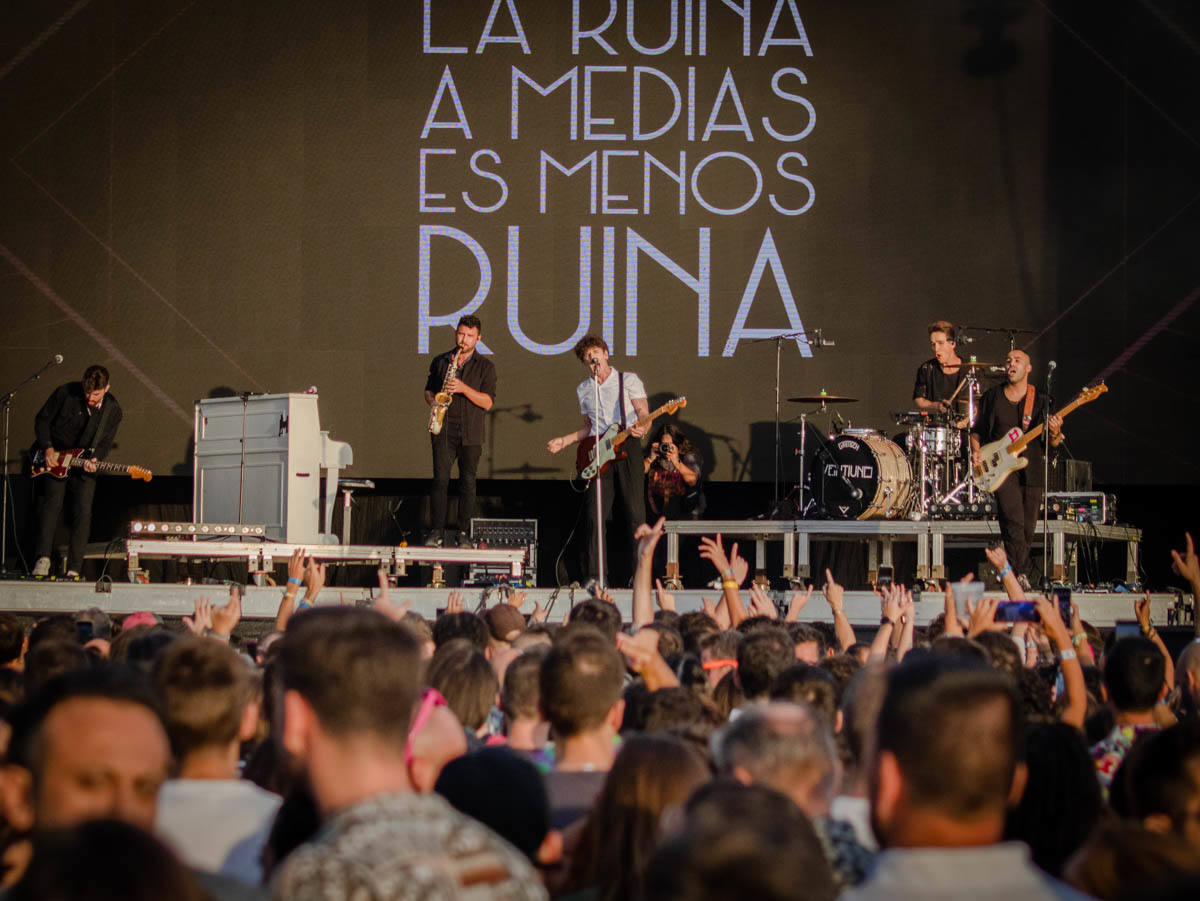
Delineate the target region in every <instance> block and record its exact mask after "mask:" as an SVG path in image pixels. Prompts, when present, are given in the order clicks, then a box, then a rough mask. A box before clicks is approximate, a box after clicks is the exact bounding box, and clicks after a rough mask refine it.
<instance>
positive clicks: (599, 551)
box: [592, 369, 623, 589]
mask: <svg viewBox="0 0 1200 901" xmlns="http://www.w3.org/2000/svg"><path fill="white" fill-rule="evenodd" d="M592 391H593V397H594V398H595V400H596V415H595V416H594V417H593V418H592V433H593V435H594V437H595V439H596V443H595V444H594V445H593V447H594V449H595V452H596V454H597V455H599V453H600V378H599V376H598V375H597V374H596V370H595V369H593V370H592ZM622 412H623V411H622ZM601 477H602V476H601V474H600V472H599V470H597V472H596V475H595V476H594V477H593V478H592V486H593V487H594V488H595V489H596V584H597V585H598V586H599V587H600V588H601V589H603V588H604V503H603V500H602V498H601V496H600V493H601V492H602V491H603V490H604V489H603V484H602V483H601V481H600V479H601Z"/></svg>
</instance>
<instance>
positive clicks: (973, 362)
mask: <svg viewBox="0 0 1200 901" xmlns="http://www.w3.org/2000/svg"><path fill="white" fill-rule="evenodd" d="M962 366H963V368H965V369H999V370H1001V371H1003V370H1004V367H1003V366H1001V365H1000V364H999V363H980V362H979V361H978V360H971V361H970V362H967V363H963V364H962Z"/></svg>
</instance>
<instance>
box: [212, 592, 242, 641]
mask: <svg viewBox="0 0 1200 901" xmlns="http://www.w3.org/2000/svg"><path fill="white" fill-rule="evenodd" d="M241 619H242V586H240V585H230V586H229V601H228V602H227V603H226V604H225V606H223V607H213V608H212V631H213V634H214V635H216V636H217V637H219V638H229V636H230V635H232V634H233V630H234V627H235V626H237V624H238V623H239V622H241Z"/></svg>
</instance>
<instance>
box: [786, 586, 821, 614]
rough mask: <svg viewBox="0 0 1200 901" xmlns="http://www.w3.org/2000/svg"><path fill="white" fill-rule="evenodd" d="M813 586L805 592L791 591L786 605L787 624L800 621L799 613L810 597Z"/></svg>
mask: <svg viewBox="0 0 1200 901" xmlns="http://www.w3.org/2000/svg"><path fill="white" fill-rule="evenodd" d="M815 587H816V586H815V585H809V586H808V590H807V591H793V592H792V599H791V601H790V602H789V603H788V609H787V617H786V619H787V622H789V623H794V622H796V621H797V620H799V619H800V611H802V610H803V609H804V607H805V605H807V604H808V599H809V598H811V597H812V593H813V589H814V588H815Z"/></svg>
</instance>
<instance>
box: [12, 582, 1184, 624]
mask: <svg viewBox="0 0 1200 901" xmlns="http://www.w3.org/2000/svg"><path fill="white" fill-rule="evenodd" d="M102 584H103V586H104V590H100V589H98V588H97V586H96V585H94V584H92V583H87V582H54V581H33V580H20V581H19V580H9V581H2V582H0V610H4V611H8V612H12V613H18V614H40V613H70V612H74V611H77V610H83V609H85V608H88V607H99V608H100V609H102V610H105V611H107V612H108V613H112V614H115V615H117V616H122V615H125V614H127V613H133V612H135V611H138V610H149V611H151V612H152V613H156V614H158V615H159V616H164V617H177V616H184V615H189V614H191V613H192V610H193V601H194V600H195V599H197V598H205V599H207V600H209V601H212V602H213V603H214V604H224V603H226V601H227V600H228V595H229V589H228V587H227V586H225V585H221V584H215V585H163V584H149V585H145V584H129V583H126V582H111V583H110V582H105V583H102ZM461 591H462V592H463V594H464V595H465V596H466V599H467V609H468V610H477V609H482V608H483V607H491V606H494V605H495V604H497V603H499V602H500V601H501V599H502V598H503V597H505V592H504V589H499V588H486V589H484V588H463V589H461ZM377 592H378V589H371V588H326V589H325V590H324V591H323V592H322V593H321V596H320V599H319V604H320V605H322V606H323V605H329V604H342V603H345V604H356V605H370V604H371V603H372V601H373V599H374V597H375V594H376V593H377ZM282 594H283V589H282V588H281V587H277V586H258V585H250V586H247V588H246V590H245V595H244V598H243V600H242V615H243V617H244V618H246V619H258V620H263V619H266V620H270V619H274V617H275V612H276V610H277V609H278V607H279V600H280V597H281V596H282ZM390 594H391V596H392V598H393V599H396V600H408V601H409V602H410V603H411V609H412V610H414V611H416V612H417V613H419V614H421V615H422V616H424V617H427V618H429V619H433V618H435V617H436V616H437V615H438V613H440V612H441V611H442V610H443V609H444V608H445V606H446V597H447V590H446V589H434V588H409V587H405V586H401V587H398V588H393V589H391V591H390ZM674 594H675V604H676V609H677V610H678V611H679V612H680V613H686V612H688V611H690V610H700V609H703V604H702V603H701V598H702V597H708V598H711V599H714V600H715V599H717V598H718V597H719V595H720V593H719V591H717V590H715V589H705V590H699V591H697V590H687V591H677V592H675V593H674ZM771 595H772V597H773V598H775V600H776V601H777V602H778V603H779V604H780V605H781V608H783V607H786V604H787V602H788V599H789V597H790V593H789V592H787V591H773V592H771ZM587 596H588V595H587V593H586V592H584V591H582V590H580V589H575V590H572V589H570V588H563V589H561V590H559V589H553V588H531V589H528V594H527V599H526V602H525V605H524V606H523V607H522V611H523V612H524V613H530V612H532V610H533V604H534V602H536V603H538V604H539V605H541V606H542V607H547V606H549V607H550V616H549V620H550V621H551V622H561V621H562V618H563V616H564V615H565V614H566V612H567V611H568V610H569V609H570V608H571V606H572V605H573V604H576V603H578V602H579V601H581V600H583V599H584V598H586V597H587ZM613 596H614V600H615V601H616V604H617V607H618V608H619V609H620V611H621V615H622V617H623V618H624V620H625V621H626V622H629V621H630V620H631V618H632V609H631V593H630V592H629V591H628V590H616V591H614V592H613ZM914 597H915V600H916V616H917V624H918V625H924V624H926V623H928V622H929V621H930V620H932V619H933V618H934V617H936V616H937V615H938V614H939V613H941V612H942V611H943V610H944V609H945V601H944V597H943V595H942V593H941V592H939V591H925V592H920V593H919V594H916V595H915V596H914ZM1137 597H1139V595H1138V594H1136V593H1133V592H1076V594H1075V595H1074V599H1075V601H1076V603H1078V604H1079V609H1080V613H1081V615H1082V616H1083V618H1084V619H1085V620H1087V621H1088V622H1090V623H1092V624H1093V625H1096V626H1112V625H1113V624H1115V623H1116V622H1118V621H1133V619H1134V615H1133V602H1134V599H1135V598H1137ZM845 604H846V616H847V617H848V618H849V619H850V622H851V623H852V624H853V625H855V626H862V627H869V626H874V625H878V624H879V599H878V598H877V597H876V596H875V595H874V594H873V593H871V592H869V591H848V592H846V598H845ZM1151 605H1152V606H1151V609H1152V611H1153V617H1154V621H1155V622H1156V623H1158V624H1161V625H1188V624H1190V623H1191V619H1190V610H1191V609H1192V606H1191V605H1192V600H1191V597H1190V596H1185V595H1182V594H1176V593H1170V592H1155V593H1153V594H1152V595H1151ZM1184 611H1188V612H1184ZM781 615H782V613H781ZM800 618H801V619H802V620H804V621H830V622H832V618H831V617H830V615H829V610H828V607H827V606H826V605H825V602H824V601H823V600H822V598H821V596H820V594H819V593H814V594H813V596H812V598H811V599H810V600H809V602H808V605H807V606H806V607H805V608H804V612H803V613H802V614H801V617H800Z"/></svg>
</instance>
